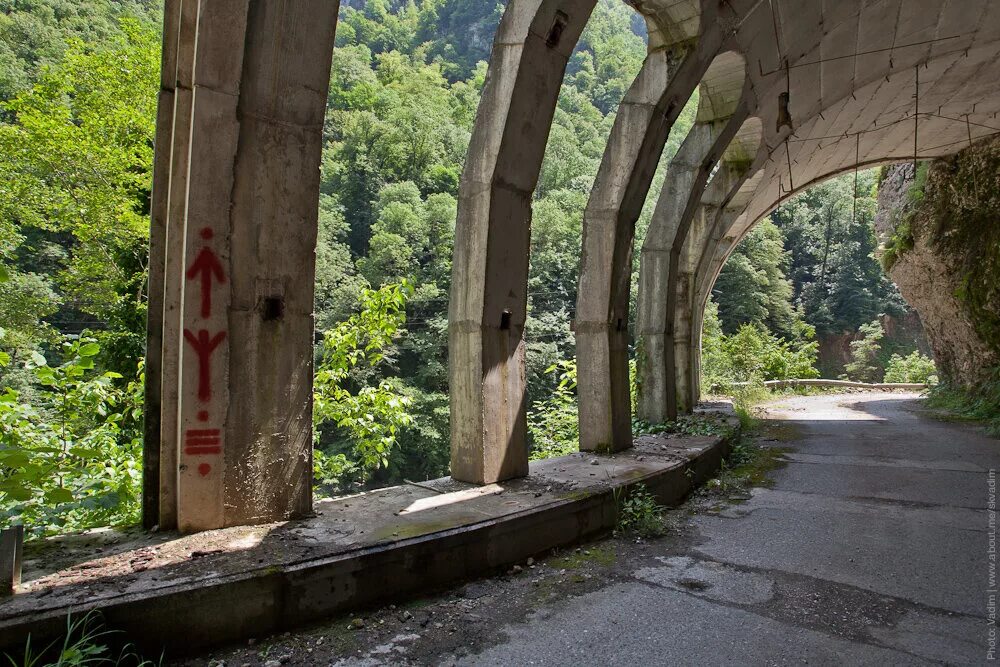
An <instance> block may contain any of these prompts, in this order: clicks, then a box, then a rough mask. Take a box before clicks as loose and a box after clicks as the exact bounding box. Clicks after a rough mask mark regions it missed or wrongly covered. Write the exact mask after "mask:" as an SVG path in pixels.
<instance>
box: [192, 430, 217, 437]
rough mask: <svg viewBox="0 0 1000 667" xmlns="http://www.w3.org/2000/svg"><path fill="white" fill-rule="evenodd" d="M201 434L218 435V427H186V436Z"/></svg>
mask: <svg viewBox="0 0 1000 667" xmlns="http://www.w3.org/2000/svg"><path fill="white" fill-rule="evenodd" d="M202 435H219V429H217V428H202V429H198V428H192V429H188V431H187V436H188V437H191V436H195V437H197V436H202Z"/></svg>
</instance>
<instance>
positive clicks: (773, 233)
mask: <svg viewBox="0 0 1000 667" xmlns="http://www.w3.org/2000/svg"><path fill="white" fill-rule="evenodd" d="M788 262H789V257H788V253H787V252H786V251H785V248H784V245H783V239H782V236H781V231H780V230H779V229H778V228H777V227H776V226H775V225H774V223H772V222H771V221H770V220H767V219H765V220H763V221H761V222H760V223H759V224H758V225H757V226H756V227H754V228H753V230H752V231H751V232H750V233H749V234H748V235H747V237H746V238H745V239H743V241H742V242H741V243H740V244H739V246H737V247H736V250H735V251H734V252H733V254H732V256H731V257H730V258H729V261H728V262H726V265H725V266H724V267H723V269H722V272H721V273H720V274H719V279H718V281H716V284H715V288H714V289H713V292H712V295H713V298H714V299H715V301H716V302H717V303H718V305H719V318H720V319H721V322H722V329H723V331H726V332H727V333H734V332H735V331H737V330H738V329H739V328H740V326H742V325H743V324H756V325H762V326H764V327H766V328H767V329H769V330H770V331H772V332H774V333H776V334H778V335H780V336H783V337H786V338H791V337H792V336H793V334H794V327H795V322H796V318H797V317H798V314H797V313H796V312H795V310H794V309H793V308H792V303H791V298H792V286H791V283H790V282H789V281H788V280H787V279H786V278H785V271H784V270H785V267H786V266H787V265H788Z"/></svg>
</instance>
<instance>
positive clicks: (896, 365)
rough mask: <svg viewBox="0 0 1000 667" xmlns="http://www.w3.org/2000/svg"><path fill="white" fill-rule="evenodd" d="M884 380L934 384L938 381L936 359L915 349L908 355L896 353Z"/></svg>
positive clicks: (890, 359)
mask: <svg viewBox="0 0 1000 667" xmlns="http://www.w3.org/2000/svg"><path fill="white" fill-rule="evenodd" d="M883 382H913V383H920V384H930V385H934V384H937V383H938V375H937V366H935V365H934V360H933V359H931V358H930V357H926V356H924V355H923V354H921V353H920V352H919V351H917V350H914V351H913V352H911V353H910V354H909V355H907V356H905V357H904V356H900V355H898V354H894V355H892V356H891V357H890V358H889V364H888V365H887V366H886V368H885V377H884V378H883Z"/></svg>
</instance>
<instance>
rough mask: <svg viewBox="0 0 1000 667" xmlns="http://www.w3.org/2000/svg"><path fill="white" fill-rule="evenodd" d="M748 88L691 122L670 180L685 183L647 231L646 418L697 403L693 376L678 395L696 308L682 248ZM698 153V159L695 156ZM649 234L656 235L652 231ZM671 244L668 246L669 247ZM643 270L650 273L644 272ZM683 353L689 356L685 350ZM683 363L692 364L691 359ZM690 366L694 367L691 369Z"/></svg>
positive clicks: (742, 114)
mask: <svg viewBox="0 0 1000 667" xmlns="http://www.w3.org/2000/svg"><path fill="white" fill-rule="evenodd" d="M748 93H749V86H748V85H744V92H743V95H742V96H741V98H740V101H739V103H737V105H736V108H735V110H734V111H733V114H732V115H731V116H729V117H728V118H726V119H722V120H715V121H712V122H705V123H699V124H696V125H695V126H694V127H692V128H691V133H692V134H693V137H692V144H691V146H690V149H689V150H690V151H691V154H690V155H688V156H685V164H684V165H678V166H680V167H681V168H682V169H683V170H684V172H685V173H683V174H678V175H677V176H676V177H672V176H671V175H669V174H668V178H676V183H675V182H674V181H671V186H677V187H679V188H684V189H678V190H674V189H673V187H671V189H670V190H667V189H666V188H664V190H663V192H662V193H661V196H660V199H661V201H658V202H657V208H656V211H655V212H654V216H653V220H652V221H651V223H650V231H649V232H647V235H648V236H647V238H650V247H649V253H648V256H649V257H650V258H652V260H653V261H651V262H650V263H649V265H648V266H647V267H645V268H644V267H643V266H640V285H641V286H642V289H643V294H644V295H645V296H644V297H643V298H641V299H640V304H641V307H642V308H644V309H647V310H646V314H642V315H640V321H641V322H642V323H643V324H642V329H641V331H643V332H644V335H645V336H646V338H644V343H645V341H648V348H649V350H650V351H651V352H652V357H650V352H648V351H647V344H644V345H643V346H642V347H643V357H642V358H641V362H642V364H643V366H644V368H643V370H642V371H641V377H643V378H644V379H645V380H646V382H645V383H644V384H643V391H644V392H645V397H644V399H643V401H642V403H641V405H642V410H643V411H642V412H641V413H640V416H642V417H643V419H646V420H647V421H653V422H660V421H665V420H667V419H675V418H676V417H677V414H678V409H679V407H680V408H681V410H682V411H683V410H688V409H690V408H691V407H693V405H692V404H691V401H690V400H689V397H690V395H691V388H692V383H691V382H690V381H688V382H686V383H685V384H684V385H682V386H681V390H682V391H685V392H686V393H687V395H688V398H687V399H683V398H680V397H679V396H678V382H677V378H678V368H677V354H678V353H677V351H676V350H675V339H677V338H678V337H680V338H681V339H682V342H681V343H680V344H681V345H685V346H690V345H691V342H692V341H691V337H690V336H689V335H688V334H687V333H684V334H680V330H679V326H681V325H683V326H685V327H687V328H688V329H690V325H691V324H690V319H689V317H688V316H689V315H690V312H691V310H690V308H688V307H686V306H687V304H693V294H692V290H693V286H692V284H691V282H692V281H691V279H690V277H689V276H688V275H685V276H683V278H681V276H680V263H681V253H682V251H683V249H684V244H685V241H686V239H687V236H688V232H689V229H690V226H691V223H692V220H693V219H694V217H695V214H696V213H697V211H698V208H699V207H700V206H701V199H702V195H703V194H704V191H705V186H706V184H707V183H708V180H709V178H710V177H711V175H712V171H713V169H714V168H715V166H716V164H717V163H718V161H719V160H720V159H721V157H722V154H723V151H725V149H726V147H727V146H728V145H729V142H730V141H732V139H733V137H734V136H735V135H736V132H737V130H738V129H739V128H740V126H741V125H742V124H743V121H744V120H746V117H747V108H748ZM685 143H687V141H686V140H685ZM699 152H701V154H700V155H698V153H699ZM695 157H697V159H696V160H693V159H692V158H695ZM692 163H696V164H697V167H696V168H693V169H692V167H691V164H692ZM664 199H665V201H663V200H664ZM661 203H662V204H663V205H662V206H661V205H660V204H661ZM650 234H651V235H652V236H649V235H650ZM668 244H669V246H668ZM667 247H669V251H667V250H666V248H667ZM644 271H645V276H643V272H644ZM692 271H693V269H692ZM657 294H660V295H665V298H666V303H665V304H656V299H657V296H656V295H657ZM679 296H680V301H681V303H682V304H684V307H682V309H681V311H680V314H681V316H682V319H683V320H684V321H683V322H680V323H678V322H675V317H676V316H677V315H678V312H677V303H678V297H679ZM660 298H662V297H660ZM661 305H662V311H661V310H660V307H661ZM661 312H662V315H661ZM661 336H662V338H661ZM661 341H662V342H661ZM683 356H684V358H686V355H683ZM683 365H684V366H685V367H687V366H688V364H687V363H684V364H683ZM686 372H687V373H690V369H688V370H687V371H686ZM659 373H662V375H660V376H659V378H655V377H651V376H652V375H653V374H659Z"/></svg>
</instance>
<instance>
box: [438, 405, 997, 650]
mask: <svg viewBox="0 0 1000 667" xmlns="http://www.w3.org/2000/svg"><path fill="white" fill-rule="evenodd" d="M768 420H769V421H770V423H771V427H772V430H774V431H775V432H776V433H778V434H780V435H779V437H778V440H779V441H780V442H777V443H775V444H777V445H780V446H782V447H788V448H790V449H791V450H792V451H789V452H788V453H787V454H786V459H787V460H788V464H787V465H786V466H785V467H784V468H782V469H779V470H776V471H774V472H773V473H771V476H772V478H773V480H774V484H773V487H772V488H759V489H756V490H755V491H754V493H753V496H752V498H751V499H750V500H748V501H747V502H746V503H745V504H741V505H734V506H731V507H729V508H728V509H724V510H723V511H721V512H718V513H716V514H705V513H702V514H699V515H697V516H695V517H694V518H693V524H694V526H693V533H692V535H693V537H692V538H691V539H689V540H687V541H686V542H685V543H683V544H677V541H676V540H669V539H668V540H662V541H658V542H656V543H654V546H653V547H652V548H654V549H661V550H662V553H660V554H658V555H657V554H651V555H652V558H650V559H647V560H649V561H651V562H649V563H647V565H646V566H645V567H639V568H637V569H635V570H633V571H632V572H631V573H630V574H631V576H627V577H618V578H617V579H616V580H615V581H614V582H613V583H611V584H610V585H608V586H605V587H603V588H599V589H598V590H594V591H592V592H589V593H586V594H584V595H581V596H577V597H573V598H569V599H564V600H561V601H559V602H557V603H554V604H552V605H547V606H545V607H543V608H541V609H539V610H538V611H537V612H535V613H534V614H531V615H530V616H528V617H527V618H524V619H523V620H521V621H520V622H516V623H512V624H508V625H506V626H505V627H504V628H503V629H502V635H504V636H506V638H507V639H506V640H505V641H502V642H499V643H496V644H494V645H492V646H490V647H489V648H487V649H486V650H485V651H482V652H479V653H478V654H477V655H474V656H465V657H464V658H458V659H457V660H454V662H456V663H458V664H471V665H518V666H521V665H574V666H579V665H772V664H774V665H784V664H811V665H816V664H821V665H822V664H829V665H863V664H872V665H875V664H879V665H883V664H892V665H908V664H915V665H922V664H941V663H949V664H979V663H985V662H986V661H987V657H988V656H987V650H988V641H989V633H990V628H989V626H988V625H987V622H986V616H987V606H988V594H987V590H988V587H989V584H988V556H987V552H988V539H989V532H988V531H989V528H988V521H989V517H988V511H987V503H988V498H989V493H990V490H989V488H988V475H989V470H990V469H991V468H996V469H1000V441H998V440H996V439H993V438H989V437H987V436H986V435H984V434H983V433H982V432H980V431H978V430H977V429H975V428H972V427H969V426H966V425H959V424H953V423H946V422H941V421H936V420H932V419H929V418H927V417H926V416H924V415H922V414H921V413H920V411H919V408H918V403H917V402H916V401H914V397H913V396H906V395H900V394H895V395H889V394H849V395H826V396H815V397H802V398H794V399H790V400H786V401H783V402H781V403H778V404H775V406H774V407H773V408H772V409H770V411H769V415H768Z"/></svg>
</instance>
